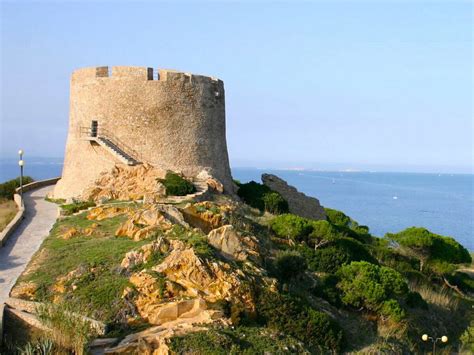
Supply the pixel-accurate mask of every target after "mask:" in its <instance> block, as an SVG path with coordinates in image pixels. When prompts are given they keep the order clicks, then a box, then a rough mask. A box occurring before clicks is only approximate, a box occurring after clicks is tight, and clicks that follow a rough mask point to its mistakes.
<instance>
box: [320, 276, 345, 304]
mask: <svg viewBox="0 0 474 355" xmlns="http://www.w3.org/2000/svg"><path fill="white" fill-rule="evenodd" d="M338 281H339V279H338V278H337V277H336V276H335V275H331V274H329V275H324V276H322V277H321V278H320V279H319V284H318V286H317V287H316V290H315V295H316V296H318V297H321V298H324V299H325V300H326V301H328V302H329V303H330V304H332V305H334V306H336V307H338V306H340V305H341V297H340V296H339V290H338V289H337V288H336V285H337V283H338Z"/></svg>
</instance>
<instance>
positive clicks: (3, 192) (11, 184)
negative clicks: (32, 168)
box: [0, 176, 34, 200]
mask: <svg viewBox="0 0 474 355" xmlns="http://www.w3.org/2000/svg"><path fill="white" fill-rule="evenodd" d="M33 181H34V180H33V178H31V177H29V176H23V185H26V184H29V183H30V182H33ZM18 187H20V178H19V177H17V178H16V179H12V180H8V181H5V182H4V183H1V184H0V199H7V200H13V195H14V194H15V189H16V188H18Z"/></svg>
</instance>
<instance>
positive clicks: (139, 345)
mask: <svg viewBox="0 0 474 355" xmlns="http://www.w3.org/2000/svg"><path fill="white" fill-rule="evenodd" d="M205 323H208V324H209V323H218V324H221V325H228V324H227V323H226V322H225V321H222V320H212V319H202V317H201V314H200V315H199V316H197V317H193V318H178V319H177V320H175V321H172V322H168V323H165V324H163V325H159V326H155V327H150V328H148V329H146V330H143V331H141V332H138V333H134V334H130V335H127V336H126V337H125V338H124V339H123V340H122V341H121V342H120V343H119V344H118V345H117V346H115V347H114V348H109V349H105V352H104V353H105V354H109V355H110V354H114V355H119V354H140V355H168V354H169V353H170V351H169V348H168V344H167V340H168V339H170V338H172V337H174V336H182V335H184V334H187V333H190V332H197V331H204V330H206V328H204V327H202V326H198V324H205Z"/></svg>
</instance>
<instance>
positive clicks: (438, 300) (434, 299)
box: [410, 283, 459, 311]
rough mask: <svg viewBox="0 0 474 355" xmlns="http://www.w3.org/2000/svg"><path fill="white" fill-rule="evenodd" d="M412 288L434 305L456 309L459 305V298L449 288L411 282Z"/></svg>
mask: <svg viewBox="0 0 474 355" xmlns="http://www.w3.org/2000/svg"><path fill="white" fill-rule="evenodd" d="M410 290H411V291H416V292H418V293H419V294H420V295H421V297H423V299H424V300H425V301H426V302H428V303H430V304H433V305H436V306H439V307H443V308H446V309H450V310H453V311H454V310H456V309H457V308H458V306H459V299H458V298H457V297H455V296H453V294H452V292H451V291H450V290H448V289H447V288H442V289H440V290H435V289H433V288H432V287H431V286H429V285H419V284H416V283H412V284H410Z"/></svg>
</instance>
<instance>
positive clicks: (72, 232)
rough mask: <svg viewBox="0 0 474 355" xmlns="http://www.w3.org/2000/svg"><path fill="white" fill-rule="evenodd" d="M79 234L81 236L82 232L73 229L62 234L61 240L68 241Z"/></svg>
mask: <svg viewBox="0 0 474 355" xmlns="http://www.w3.org/2000/svg"><path fill="white" fill-rule="evenodd" d="M79 234H80V231H79V230H78V229H77V228H74V227H71V228H69V229H68V230H66V231H65V232H64V233H62V234H61V238H62V239H66V240H68V239H71V238H73V237H76V236H78V235H79Z"/></svg>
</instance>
